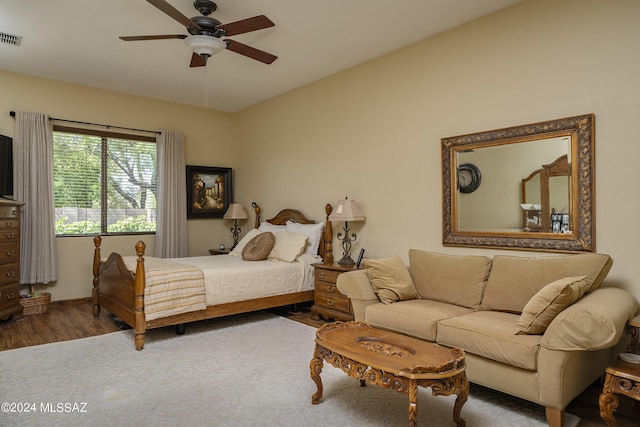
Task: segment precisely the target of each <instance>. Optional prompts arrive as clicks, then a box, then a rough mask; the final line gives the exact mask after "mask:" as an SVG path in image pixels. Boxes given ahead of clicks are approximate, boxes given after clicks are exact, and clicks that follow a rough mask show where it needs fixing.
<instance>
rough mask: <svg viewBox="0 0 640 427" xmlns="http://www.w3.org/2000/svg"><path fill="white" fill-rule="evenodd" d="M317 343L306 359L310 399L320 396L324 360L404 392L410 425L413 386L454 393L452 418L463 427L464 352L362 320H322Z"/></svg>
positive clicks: (465, 393)
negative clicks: (311, 386) (312, 390)
mask: <svg viewBox="0 0 640 427" xmlns="http://www.w3.org/2000/svg"><path fill="white" fill-rule="evenodd" d="M315 343H316V347H315V351H314V353H313V358H312V359H311V362H310V363H309V369H310V371H311V379H312V380H313V381H314V382H315V383H316V386H317V388H318V389H317V391H316V393H315V394H314V395H313V396H312V397H311V403H313V404H317V403H319V402H320V399H321V398H322V391H323V390H322V380H321V379H320V373H321V372H322V366H323V361H325V360H326V361H327V362H328V363H330V364H331V365H332V366H334V367H336V368H340V369H342V370H343V371H344V372H346V373H347V374H348V375H349V376H350V377H353V378H356V379H359V380H360V385H361V386H364V385H365V384H366V383H367V382H368V383H371V384H375V385H378V386H380V387H384V388H390V389H393V390H395V391H398V392H400V393H405V394H407V395H408V396H409V425H410V426H415V425H416V418H417V414H418V407H417V396H418V386H422V387H431V392H432V394H433V395H434V396H450V395H452V394H456V395H457V397H456V402H455V404H454V406H453V419H454V421H455V423H456V425H458V427H464V426H465V425H466V423H465V421H464V420H463V419H462V417H461V416H460V411H461V410H462V406H463V405H464V404H465V402H466V401H467V398H468V396H469V383H468V382H467V376H466V374H465V369H466V363H465V360H464V351H462V350H461V349H458V348H454V349H452V348H448V347H443V346H440V345H438V344H435V343H430V342H427V341H422V340H419V339H416V338H411V337H408V336H406V335H400V334H397V333H395V332H389V331H385V330H382V329H377V328H373V327H371V326H369V325H368V324H366V323H363V322H353V321H352V322H334V323H327V324H325V325H323V326H322V327H320V328H319V329H318V331H317V332H316V339H315Z"/></svg>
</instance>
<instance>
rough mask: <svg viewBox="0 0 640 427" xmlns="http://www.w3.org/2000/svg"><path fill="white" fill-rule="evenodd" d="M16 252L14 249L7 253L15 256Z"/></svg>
mask: <svg viewBox="0 0 640 427" xmlns="http://www.w3.org/2000/svg"><path fill="white" fill-rule="evenodd" d="M15 254H16V251H14V250H9V251H7V255H8V256H14V255H15Z"/></svg>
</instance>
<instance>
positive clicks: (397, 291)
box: [363, 255, 418, 304]
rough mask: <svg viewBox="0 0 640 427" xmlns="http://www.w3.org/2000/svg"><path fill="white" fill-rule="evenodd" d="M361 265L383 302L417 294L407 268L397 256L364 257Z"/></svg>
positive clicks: (409, 297) (388, 302) (405, 298)
mask: <svg viewBox="0 0 640 427" xmlns="http://www.w3.org/2000/svg"><path fill="white" fill-rule="evenodd" d="M363 265H364V268H365V271H366V272H367V277H368V278H369V281H370V282H371V286H372V287H373V290H374V292H375V293H376V295H378V298H380V301H382V302H383V303H384V304H391V303H394V302H396V301H403V300H408V299H414V298H416V297H417V296H418V294H417V292H416V287H415V286H414V285H413V280H412V279H411V275H410V274H409V270H408V269H407V267H406V266H405V265H404V262H403V261H402V258H400V257H399V256H397V255H396V256H393V257H391V258H384V259H375V260H374V259H365V260H363Z"/></svg>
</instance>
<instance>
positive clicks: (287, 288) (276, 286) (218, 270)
mask: <svg viewBox="0 0 640 427" xmlns="http://www.w3.org/2000/svg"><path fill="white" fill-rule="evenodd" d="M123 259H124V261H125V264H126V265H127V268H129V269H130V270H131V271H134V272H135V268H136V257H133V256H132V257H123ZM165 261H168V264H164V265H165V267H162V268H166V266H167V265H171V263H177V264H181V265H183V266H185V269H184V270H189V268H190V267H197V268H198V269H200V270H202V272H203V273H204V285H205V301H206V305H207V306H209V305H217V304H224V303H230V302H237V301H245V300H250V299H255V298H262V297H269V296H274V295H285V294H290V293H294V292H301V291H306V290H312V289H313V285H314V280H313V267H312V266H311V264H313V263H315V262H320V261H322V259H321V258H320V257H319V256H312V255H309V254H303V255H301V256H300V257H299V258H298V261H296V262H292V263H288V262H282V261H244V260H243V259H242V258H241V257H238V256H231V255H216V256H211V255H210V256H201V257H188V258H170V259H158V258H153V257H145V267H149V268H152V271H156V270H158V269H159V268H160V267H159V266H161V265H163V264H162V263H163V262H165ZM152 266H153V267H152ZM149 268H146V270H147V271H146V273H147V275H146V277H147V280H149V279H150V273H149V271H148V270H149ZM151 275H153V276H156V274H155V273H152V274H151ZM156 281H157V280H156ZM154 286H159V285H158V284H154ZM171 286H173V285H172V284H171V283H169V284H166V285H162V292H163V294H164V295H165V296H168V295H169V291H170V287H171ZM149 291H150V290H149V289H145V306H146V302H147V301H146V299H147V298H148V297H149V295H148V294H149ZM193 292H194V295H193V297H194V298H197V297H196V295H195V294H201V293H202V292H201V290H200V291H199V290H197V289H194V290H193ZM185 297H186V295H182V298H185ZM165 299H166V298H165ZM148 308H150V309H151V308H152V307H149V306H146V307H145V315H146V316H147V320H151V318H157V317H162V316H163V315H167V314H166V312H162V310H158V312H157V313H156V312H155V311H156V310H153V309H152V310H149V312H147V309H148ZM202 309H203V307H202V306H201V305H193V306H192V307H190V308H189V307H185V306H182V307H181V308H180V310H181V311H180V312H188V311H195V310H202ZM149 315H151V318H150V317H149Z"/></svg>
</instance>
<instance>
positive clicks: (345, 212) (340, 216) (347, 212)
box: [329, 199, 366, 222]
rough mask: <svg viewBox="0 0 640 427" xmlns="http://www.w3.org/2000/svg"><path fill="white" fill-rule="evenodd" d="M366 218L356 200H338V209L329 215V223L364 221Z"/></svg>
mask: <svg viewBox="0 0 640 427" xmlns="http://www.w3.org/2000/svg"><path fill="white" fill-rule="evenodd" d="M365 219H366V217H365V216H364V214H363V213H362V211H361V210H360V206H358V204H357V203H356V201H355V200H349V199H344V200H338V205H337V206H336V209H335V210H334V211H333V212H331V215H329V221H348V222H353V221H364V220H365Z"/></svg>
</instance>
